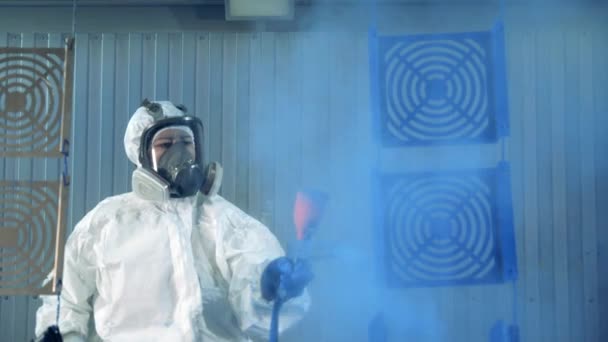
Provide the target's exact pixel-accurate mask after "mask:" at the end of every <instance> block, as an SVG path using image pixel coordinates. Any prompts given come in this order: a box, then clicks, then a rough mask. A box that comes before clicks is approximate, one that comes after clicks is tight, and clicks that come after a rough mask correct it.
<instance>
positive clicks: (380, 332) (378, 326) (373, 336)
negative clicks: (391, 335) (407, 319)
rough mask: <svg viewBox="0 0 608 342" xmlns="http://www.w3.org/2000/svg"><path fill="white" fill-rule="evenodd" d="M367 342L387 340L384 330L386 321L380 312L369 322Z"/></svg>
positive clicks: (384, 341)
mask: <svg viewBox="0 0 608 342" xmlns="http://www.w3.org/2000/svg"><path fill="white" fill-rule="evenodd" d="M367 340H368V342H386V341H388V333H387V331H386V322H385V321H384V315H383V314H382V313H381V312H380V313H377V314H376V315H375V316H374V318H372V320H371V321H370V322H369V326H368V339H367Z"/></svg>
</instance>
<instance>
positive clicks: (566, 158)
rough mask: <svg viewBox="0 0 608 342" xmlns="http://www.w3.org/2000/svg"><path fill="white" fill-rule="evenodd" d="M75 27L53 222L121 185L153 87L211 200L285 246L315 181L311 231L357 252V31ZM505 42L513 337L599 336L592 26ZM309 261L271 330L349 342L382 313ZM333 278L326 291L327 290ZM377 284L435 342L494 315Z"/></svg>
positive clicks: (337, 264) (480, 290) (600, 110)
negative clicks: (302, 294) (291, 305)
mask: <svg viewBox="0 0 608 342" xmlns="http://www.w3.org/2000/svg"><path fill="white" fill-rule="evenodd" d="M62 36H64V35H62V34H50V35H48V34H37V35H34V34H23V35H20V34H19V35H15V34H7V33H2V34H0V44H2V45H8V46H24V47H25V46H47V45H48V46H60V45H61V38H62ZM76 38H77V44H76V63H75V68H76V73H75V93H74V96H75V103H74V116H73V120H74V122H73V144H72V154H71V173H72V185H73V186H72V189H71V197H70V220H69V224H70V229H71V227H72V226H73V224H75V223H76V222H77V221H78V220H79V219H80V218H81V217H82V216H83V215H84V214H85V212H86V211H88V210H90V209H91V208H92V207H93V206H94V205H95V204H96V203H97V202H98V201H99V200H100V199H102V198H103V197H106V196H109V195H111V194H116V193H121V192H125V191H128V190H129V189H130V172H131V171H132V169H133V166H132V165H130V163H129V162H128V160H127V158H126V157H125V155H124V150H123V145H122V139H123V133H124V129H125V127H126V125H127V122H128V119H129V117H130V114H131V112H132V111H133V110H134V109H135V108H136V107H137V106H138V104H139V103H140V101H141V100H142V98H144V97H148V98H150V99H164V98H167V99H170V100H172V101H174V102H178V103H183V104H185V105H186V106H187V107H188V108H189V109H190V112H191V113H193V114H196V115H197V116H199V117H201V118H202V119H203V121H204V122H205V124H206V137H205V139H206V146H205V149H206V151H205V152H206V155H208V156H209V159H210V160H219V161H221V162H222V163H223V164H224V166H225V168H226V174H225V183H224V187H223V190H222V191H223V194H224V195H225V196H226V197H227V198H229V199H230V200H233V201H234V202H235V203H237V204H238V205H239V206H240V207H241V208H243V209H244V210H246V211H248V212H250V213H251V214H252V215H254V216H255V217H257V218H259V219H260V220H262V221H263V222H264V223H266V224H268V225H269V226H270V227H271V228H272V229H273V230H274V231H275V232H276V233H277V235H278V236H279V237H280V238H281V240H282V241H283V242H284V243H286V242H287V241H288V239H289V238H290V237H291V236H292V235H293V231H292V228H291V217H290V211H291V206H292V201H293V195H294V192H295V190H296V189H298V188H299V187H300V186H316V187H321V188H324V189H330V190H331V191H332V203H333V206H332V210H331V213H330V215H329V216H328V217H327V219H326V221H325V225H324V226H327V229H326V230H324V231H322V232H320V233H319V240H320V241H321V242H324V243H327V244H329V245H330V246H331V243H332V242H336V241H338V242H339V241H341V240H348V241H349V242H350V243H351V244H353V245H354V246H356V247H357V251H365V253H369V254H363V255H366V256H370V257H373V255H372V254H371V251H372V249H373V246H372V245H371V241H372V240H373V235H374V231H373V227H374V225H373V222H372V218H371V213H370V203H369V194H370V193H371V192H372V191H371V188H370V182H369V174H368V172H367V168H369V163H370V162H373V160H371V157H373V156H375V153H376V152H375V150H374V148H372V147H370V145H369V142H370V141H371V139H372V137H371V134H372V132H371V118H370V116H369V95H368V94H369V79H368V78H369V75H368V70H367V37H366V35H365V34H364V33H336V32H332V33H323V32H319V33H311V32H299V33H286V32H260V33H255V32H250V33H228V32H227V33H221V32H187V33H117V34H113V33H104V34H78V35H77V37H76ZM507 38H508V39H507V44H508V46H507V51H508V58H507V61H508V67H509V81H510V83H509V92H510V101H511V103H510V105H511V125H512V136H511V138H510V139H509V141H508V147H509V148H508V150H509V153H508V159H509V160H510V161H511V162H512V166H513V172H512V177H513V179H512V180H513V191H514V204H515V208H514V209H515V219H516V221H515V222H516V230H517V231H516V234H517V249H518V250H517V251H518V257H519V268H520V275H521V278H520V280H519V282H518V283H517V307H518V311H517V316H518V321H519V323H520V325H521V328H522V340H524V341H601V340H606V339H608V331H607V330H606V327H605V326H603V325H601V324H600V322H602V321H605V320H606V318H607V317H608V309H607V307H608V305H607V304H608V298H606V295H605V293H608V276H607V275H606V274H605V272H601V271H602V266H603V265H606V264H607V263H608V256H607V255H608V254H607V253H606V252H605V251H606V248H608V232H607V231H606V229H605V227H608V213H606V212H607V211H606V203H608V197H607V196H608V195H607V194H608V180H607V177H608V158H606V155H605V151H606V150H607V149H608V138H606V134H605V129H606V127H608V119H606V117H607V116H606V113H608V99H607V98H606V96H605V89H606V88H607V87H608V66H607V63H606V62H605V61H606V60H608V47H606V44H605V42H606V41H608V33H607V32H606V30H586V29H585V28H584V27H583V28H578V27H569V28H550V29H515V28H510V29H509V28H508V37H507ZM357 154H359V155H361V158H357ZM408 162H410V161H408ZM412 162H413V161H412ZM0 163H2V164H0V166H2V167H0V171H1V172H2V176H3V177H4V178H5V179H12V178H30V177H35V178H37V177H50V178H53V177H58V171H57V170H58V165H49V163H47V162H42V161H34V162H27V163H21V164H16V163H12V162H11V161H5V160H2V161H0ZM353 188H356V189H357V190H358V191H359V192H358V194H359V196H353V193H354V192H353ZM362 253H363V252H362ZM317 266H318V267H317V272H318V277H317V279H316V280H315V283H313V285H312V291H313V294H314V299H315V305H313V307H312V308H311V313H310V315H309V316H308V317H307V318H306V319H305V320H304V322H303V323H302V324H301V325H299V326H298V327H296V328H295V329H294V330H293V331H291V332H288V334H287V338H286V340H290V341H304V340H307V341H310V340H318V341H340V340H362V336H364V335H365V329H366V327H365V324H366V319H368V318H369V317H370V314H371V312H370V311H372V310H376V309H378V310H379V309H381V308H379V307H374V305H376V304H375V300H376V298H375V297H374V296H375V293H373V292H372V289H371V287H370V291H369V292H368V293H366V294H365V296H364V297H362V294H361V293H360V291H359V290H360V289H361V288H362V287H361V286H363V285H361V286H351V287H349V283H348V282H347V280H352V278H345V279H334V278H332V272H333V273H339V274H348V275H352V276H354V275H357V274H358V273H357V272H360V270H354V269H350V268H349V267H351V266H352V265H350V264H348V263H345V262H343V261H340V260H334V259H328V260H326V262H323V263H319V265H317ZM332 286H333V287H340V288H342V289H343V291H341V293H338V294H336V292H335V291H331V292H330V291H327V289H331V288H332ZM390 294H391V296H392V297H393V298H394V302H395V305H402V306H404V307H406V306H407V305H414V307H418V306H416V305H423V304H428V305H431V306H433V307H434V308H435V309H434V310H433V312H432V313H433V315H434V316H436V317H437V322H441V324H442V326H443V334H442V335H441V336H442V337H448V340H451V341H485V340H486V338H487V331H488V329H489V327H490V325H491V323H492V322H493V321H494V320H495V319H499V318H503V319H509V318H510V317H511V310H512V308H511V306H512V305H511V296H512V292H511V288H510V287H509V286H508V285H505V286H501V285H500V286H486V287H464V288H438V289H431V290H424V289H417V290H408V291H400V290H394V291H391V292H390ZM353 298H358V299H359V301H355V300H353ZM332 301H333V302H334V303H339V305H336V306H332V305H329V303H332ZM38 305H39V301H38V300H33V299H31V298H27V297H15V298H8V299H2V300H0V332H1V336H2V337H0V340H2V341H11V342H12V341H22V340H27V339H29V338H31V336H32V332H33V325H34V320H35V316H34V315H35V310H36V308H37V307H38ZM344 315H352V317H354V318H356V319H357V320H358V322H359V323H360V324H359V326H358V327H356V328H353V329H346V328H351V326H341V325H340V324H344V322H341V321H339V320H338V321H337V322H336V317H341V316H344ZM342 328H344V329H342ZM433 337H435V335H432V334H431V335H426V336H422V337H420V339H419V340H420V341H432V338H433ZM444 340H445V339H444Z"/></svg>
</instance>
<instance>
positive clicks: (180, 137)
mask: <svg viewBox="0 0 608 342" xmlns="http://www.w3.org/2000/svg"><path fill="white" fill-rule="evenodd" d="M144 105H146V104H145V103H144ZM155 105H157V106H158V104H155V103H148V104H147V108H148V111H149V112H152V113H151V114H157V116H160V115H158V113H155V112H154V111H155V110H156V111H158V110H162V109H160V108H158V107H156V106H155ZM150 107H151V108H150ZM180 110H182V111H184V109H183V108H180ZM202 142H203V124H202V123H201V121H200V120H199V119H198V118H196V117H193V116H174V117H169V118H160V119H157V120H156V121H155V123H154V124H153V125H152V126H151V127H149V128H147V129H146V130H145V131H144V132H143V134H142V136H141V143H140V148H139V161H140V163H141V167H139V168H137V169H136V170H135V171H134V173H133V190H134V192H136V193H138V194H139V195H140V196H141V197H143V198H146V199H149V200H155V201H164V200H167V199H169V198H183V197H189V196H193V195H196V193H197V192H199V191H200V192H201V193H202V194H203V195H206V196H210V195H214V194H216V193H217V191H218V190H219V187H220V185H221V178H222V168H221V166H220V164H219V163H217V162H212V163H209V165H205V163H204V159H203V146H202Z"/></svg>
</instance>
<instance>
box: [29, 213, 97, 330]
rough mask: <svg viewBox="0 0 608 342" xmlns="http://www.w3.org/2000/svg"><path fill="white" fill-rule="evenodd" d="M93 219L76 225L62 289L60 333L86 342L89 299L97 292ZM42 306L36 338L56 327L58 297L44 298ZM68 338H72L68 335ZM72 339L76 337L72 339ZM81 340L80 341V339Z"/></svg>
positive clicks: (86, 217) (37, 313) (89, 312)
mask: <svg viewBox="0 0 608 342" xmlns="http://www.w3.org/2000/svg"><path fill="white" fill-rule="evenodd" d="M88 216H90V215H87V216H85V218H84V219H83V220H82V221H81V222H79V223H78V225H76V228H75V229H74V231H73V233H72V234H71V235H70V237H69V238H68V241H67V242H66V246H65V254H64V263H63V264H64V267H63V279H62V283H63V288H62V290H61V307H60V316H59V331H60V332H61V334H62V335H63V336H66V335H67V336H66V337H70V338H74V340H75V341H78V340H83V337H84V336H88V324H89V317H90V315H91V312H92V307H91V302H90V299H91V297H92V295H93V294H94V292H95V267H94V266H93V265H94V264H93V263H92V262H91V259H92V256H93V250H92V246H91V242H92V239H91V238H90V234H89V233H88V231H87V228H88V227H87V226H88V220H89V217H88ZM41 297H42V306H41V307H40V308H38V311H37V312H36V330H35V333H36V338H37V339H40V338H41V337H42V335H43V334H44V331H45V330H46V329H47V328H48V327H49V326H51V325H54V324H55V323H56V317H57V296H55V295H51V296H41ZM68 334H69V335H68ZM71 336H73V337H71ZM78 338H80V339H78Z"/></svg>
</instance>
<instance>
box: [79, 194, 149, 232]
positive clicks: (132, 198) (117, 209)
mask: <svg viewBox="0 0 608 342" xmlns="http://www.w3.org/2000/svg"><path fill="white" fill-rule="evenodd" d="M144 207H145V202H144V201H142V200H141V199H140V198H139V197H137V196H136V195H135V194H134V193H132V192H128V193H124V194H120V195H116V196H110V197H107V198H105V199H103V200H102V201H101V202H99V203H97V205H96V206H95V207H94V208H93V209H91V210H90V211H89V212H87V214H86V215H85V216H84V217H83V219H82V220H81V221H80V222H79V225H84V226H90V225H91V224H93V225H95V226H98V225H99V221H105V220H108V219H111V218H112V217H115V216H120V215H121V212H125V211H129V212H134V211H137V209H138V208H139V209H141V210H145V209H146V208H144Z"/></svg>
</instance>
